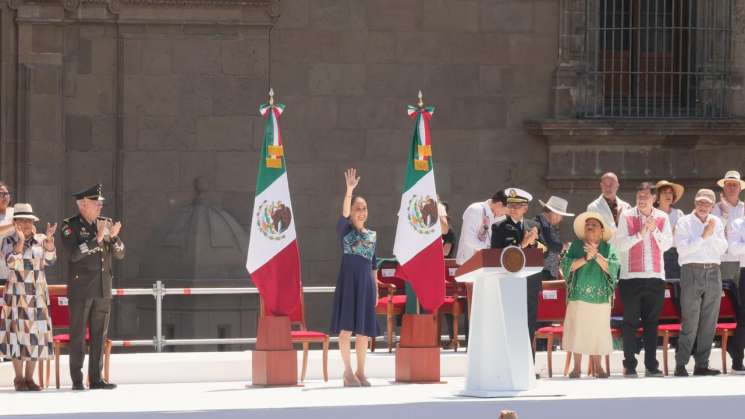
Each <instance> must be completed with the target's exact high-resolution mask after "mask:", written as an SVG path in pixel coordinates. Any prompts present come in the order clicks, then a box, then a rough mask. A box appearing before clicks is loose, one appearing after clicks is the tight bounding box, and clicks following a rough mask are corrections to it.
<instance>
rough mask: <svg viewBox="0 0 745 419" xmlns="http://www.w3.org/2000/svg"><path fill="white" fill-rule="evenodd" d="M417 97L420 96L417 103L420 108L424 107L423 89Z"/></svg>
mask: <svg viewBox="0 0 745 419" xmlns="http://www.w3.org/2000/svg"><path fill="white" fill-rule="evenodd" d="M417 98H418V101H417V103H416V105H417V106H419V107H420V108H423V107H424V101H423V100H422V91H421V90H420V91H419V94H418V95H417Z"/></svg>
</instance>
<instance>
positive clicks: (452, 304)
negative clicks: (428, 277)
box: [437, 259, 467, 352]
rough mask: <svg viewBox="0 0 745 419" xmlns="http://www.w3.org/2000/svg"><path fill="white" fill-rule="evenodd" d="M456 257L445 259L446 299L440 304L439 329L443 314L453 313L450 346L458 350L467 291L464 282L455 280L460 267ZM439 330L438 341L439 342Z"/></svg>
mask: <svg viewBox="0 0 745 419" xmlns="http://www.w3.org/2000/svg"><path fill="white" fill-rule="evenodd" d="M458 266H459V265H458V264H457V263H456V262H455V259H445V269H446V271H445V301H444V302H443V303H442V306H440V309H439V310H438V313H437V315H438V316H437V325H438V329H439V326H440V324H441V317H442V314H452V315H453V325H452V328H453V329H452V330H453V339H452V340H451V341H450V345H449V346H450V348H452V349H453V350H454V351H456V352H457V351H458V346H459V342H458V318H459V317H460V316H461V315H463V313H464V311H465V308H466V299H467V291H466V286H465V284H464V283H460V282H457V281H456V280H455V270H456V269H458ZM439 335H440V333H439V332H438V342H439Z"/></svg>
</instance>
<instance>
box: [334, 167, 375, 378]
mask: <svg viewBox="0 0 745 419" xmlns="http://www.w3.org/2000/svg"><path fill="white" fill-rule="evenodd" d="M344 178H345V179H346V183H347V193H346V195H344V203H343V205H342V217H341V218H340V219H339V223H338V224H337V226H336V231H337V233H338V234H339V241H340V244H341V248H342V257H341V268H340V269H339V277H338V278H337V280H336V292H335V293H334V311H333V315H332V318H331V333H334V334H336V333H338V334H339V350H340V351H341V358H342V360H343V361H344V386H345V387H359V386H363V387H368V386H370V382H369V381H367V378H366V377H365V355H366V354H367V344H368V339H369V338H371V337H372V338H373V339H374V338H375V337H376V336H377V335H378V323H377V319H376V318H375V304H376V303H377V300H378V299H377V290H378V287H377V284H376V278H375V265H376V260H375V243H376V235H375V232H374V231H372V230H368V229H367V228H366V227H365V221H367V202H366V201H365V199H364V198H362V197H360V196H356V197H354V198H353V197H352V193H353V192H354V188H356V187H357V184H358V183H359V181H360V178H359V177H357V170H355V169H348V170H347V171H346V172H344ZM352 335H355V336H356V340H355V344H354V347H355V351H356V352H357V371H356V372H354V373H353V372H352V363H351V360H350V357H351V354H350V352H351V340H352Z"/></svg>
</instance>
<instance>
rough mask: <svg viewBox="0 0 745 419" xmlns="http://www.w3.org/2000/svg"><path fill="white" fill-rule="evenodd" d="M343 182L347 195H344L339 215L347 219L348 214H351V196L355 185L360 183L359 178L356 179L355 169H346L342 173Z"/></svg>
mask: <svg viewBox="0 0 745 419" xmlns="http://www.w3.org/2000/svg"><path fill="white" fill-rule="evenodd" d="M344 180H345V181H346V184H347V193H346V194H344V201H343V203H342V206H341V215H343V216H344V218H349V214H351V213H352V194H353V193H354V188H356V187H357V184H358V183H359V182H360V178H359V177H357V169H354V168H351V169H347V170H346V171H345V172H344Z"/></svg>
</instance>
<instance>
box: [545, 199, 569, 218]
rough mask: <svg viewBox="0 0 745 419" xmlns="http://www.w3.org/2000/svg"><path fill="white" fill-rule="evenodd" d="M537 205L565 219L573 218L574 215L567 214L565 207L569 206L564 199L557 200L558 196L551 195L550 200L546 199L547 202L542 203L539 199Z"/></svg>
mask: <svg viewBox="0 0 745 419" xmlns="http://www.w3.org/2000/svg"><path fill="white" fill-rule="evenodd" d="M538 203H539V204H541V205H543V206H544V207H546V208H548V209H549V210H550V211H551V212H553V213H555V214H559V215H564V216H566V217H574V214H572V213H570V212H567V206H569V203H568V202H567V200H566V199H564V198H559V197H558V196H553V195H552V196H551V197H550V198H548V202H543V201H541V200H540V199H539V200H538Z"/></svg>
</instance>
